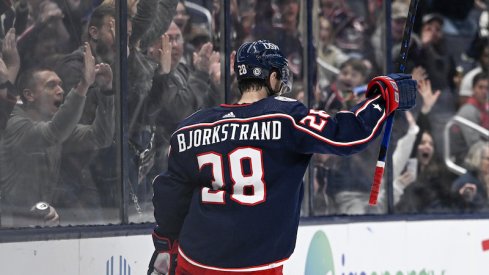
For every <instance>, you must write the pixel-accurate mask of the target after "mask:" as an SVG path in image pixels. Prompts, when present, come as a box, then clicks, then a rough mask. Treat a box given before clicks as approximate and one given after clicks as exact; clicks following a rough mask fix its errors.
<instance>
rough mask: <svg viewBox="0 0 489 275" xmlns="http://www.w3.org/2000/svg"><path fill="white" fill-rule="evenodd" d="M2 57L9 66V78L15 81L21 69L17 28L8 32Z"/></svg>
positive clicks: (3, 45)
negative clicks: (16, 36) (16, 34)
mask: <svg viewBox="0 0 489 275" xmlns="http://www.w3.org/2000/svg"><path fill="white" fill-rule="evenodd" d="M2 58H3V61H4V62H5V65H6V66H7V68H8V74H9V77H8V80H9V81H10V82H12V83H15V79H16V78H17V74H18V73H19V69H20V56H19V52H18V50H17V41H16V38H15V29H14V28H11V29H10V30H9V31H8V32H7V33H6V34H5V39H4V40H3V43H2Z"/></svg>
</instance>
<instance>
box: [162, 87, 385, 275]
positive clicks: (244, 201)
mask: <svg viewBox="0 0 489 275" xmlns="http://www.w3.org/2000/svg"><path fill="white" fill-rule="evenodd" d="M385 118H386V113H385V110H384V100H383V99H382V98H380V95H379V96H376V97H375V98H372V99H370V100H367V101H364V102H361V103H360V104H358V105H357V106H355V107H354V108H353V109H352V110H351V111H341V112H338V113H337V114H336V115H335V116H330V115H328V114H327V113H325V112H324V111H317V110H310V109H308V108H307V107H305V106H304V105H303V104H302V103H300V102H298V101H295V100H292V99H289V98H284V97H267V98H265V99H262V100H260V101H258V102H255V103H252V104H243V105H221V106H219V107H215V108H212V109H208V110H203V111H199V112H197V113H195V114H193V115H191V116H190V117H188V118H187V119H185V120H184V121H183V122H182V123H181V124H180V125H179V127H178V129H177V130H176V131H175V132H174V133H173V135H172V137H171V148H170V155H169V164H168V171H167V172H165V173H163V174H161V175H159V176H158V177H156V179H155V180H154V184H153V186H154V198H153V203H154V206H155V218H156V221H157V223H158V227H157V228H156V229H155V231H156V233H157V234H158V235H160V236H165V237H168V238H170V239H178V240H179V242H180V252H181V253H182V254H183V255H184V256H185V257H186V258H187V259H189V260H190V261H191V262H193V263H195V264H198V265H202V266H204V267H211V268H218V269H223V270H229V269H235V270H242V269H246V268H250V267H253V268H252V269H257V268H258V269H260V268H268V267H272V266H274V265H276V264H280V263H281V262H282V261H283V260H286V259H287V258H288V257H289V256H290V255H291V254H292V252H293V250H294V247H295V240H296V233H297V228H298V224H299V214H300V208H301V201H302V195H303V182H302V180H303V177H304V173H305V171H306V169H307V166H308V164H309V161H310V159H311V156H312V154H313V153H324V154H337V155H349V154H353V153H356V152H358V151H360V150H362V149H364V148H365V147H366V146H367V145H368V143H369V142H371V141H372V140H373V139H374V138H375V137H376V136H377V135H378V134H379V132H380V130H381V128H382V123H383V121H384V119H385ZM248 270H249V269H248Z"/></svg>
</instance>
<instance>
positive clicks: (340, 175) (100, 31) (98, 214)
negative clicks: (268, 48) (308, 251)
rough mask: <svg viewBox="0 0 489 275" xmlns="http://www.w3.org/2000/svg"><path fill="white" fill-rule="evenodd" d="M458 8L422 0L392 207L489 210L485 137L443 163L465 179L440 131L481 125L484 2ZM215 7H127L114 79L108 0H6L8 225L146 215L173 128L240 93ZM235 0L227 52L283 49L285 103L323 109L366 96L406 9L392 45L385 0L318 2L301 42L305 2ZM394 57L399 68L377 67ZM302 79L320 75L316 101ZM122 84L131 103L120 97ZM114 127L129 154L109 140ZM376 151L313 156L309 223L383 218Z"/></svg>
mask: <svg viewBox="0 0 489 275" xmlns="http://www.w3.org/2000/svg"><path fill="white" fill-rule="evenodd" d="M426 2H428V1H426ZM442 2H443V3H445V2H447V3H445V4H443V3H442ZM448 2H449V3H448ZM459 2H460V1H458V2H457V1H441V0H439V1H437V0H435V1H429V3H423V4H421V5H420V7H419V10H418V16H417V20H416V24H415V30H414V33H413V35H412V38H411V43H410V48H409V53H408V64H407V69H406V72H407V73H412V74H413V77H414V78H415V79H417V80H418V81H419V95H418V102H417V107H416V108H415V109H414V110H412V111H411V112H409V113H401V112H397V113H396V119H395V121H396V124H395V126H394V132H393V137H392V141H391V145H390V151H391V152H392V161H393V182H392V187H393V188H392V190H393V193H394V200H393V203H394V211H395V212H396V213H440V212H450V213H453V212H478V211H485V210H486V209H487V201H488V200H487V198H488V195H487V193H488V192H487V188H488V187H487V184H488V183H487V182H488V179H487V173H488V172H487V167H489V166H488V164H487V163H486V162H487V159H488V158H487V157H488V154H489V151H487V150H486V149H487V136H484V135H481V134H480V133H479V132H476V131H474V130H473V129H471V128H468V127H467V126H465V125H456V126H455V127H453V128H452V129H450V135H451V137H453V138H451V139H450V140H449V141H450V145H449V146H450V149H451V150H450V152H451V153H452V155H451V156H448V157H449V158H451V160H453V161H454V162H455V163H456V164H457V165H460V166H462V167H465V168H466V169H467V173H466V174H464V175H459V174H457V173H456V172H454V171H452V170H450V169H448V167H447V166H446V164H445V161H444V158H445V157H446V156H445V150H446V149H445V142H448V141H447V140H445V139H446V138H445V137H444V131H445V125H446V124H447V122H448V121H450V120H451V119H452V118H453V117H454V116H459V117H463V118H465V119H467V120H469V121H472V122H474V123H475V124H476V125H479V126H481V127H482V128H484V129H486V130H489V113H488V112H489V103H488V97H489V77H488V72H487V71H488V67H489V65H488V64H489V32H488V31H487V28H488V27H487V26H488V25H489V24H487V22H488V21H489V20H487V18H488V15H487V14H488V6H487V3H486V2H485V1H482V0H474V1H466V2H464V3H463V4H462V3H459ZM220 4H221V1H218V0H213V1H211V0H200V1H199V0H127V7H128V17H127V18H123V19H122V18H119V19H120V20H124V23H126V22H127V45H128V47H127V75H124V76H122V75H121V76H116V75H113V72H116V71H118V70H117V67H116V65H117V64H118V61H117V60H118V58H119V57H118V56H117V52H118V51H117V47H118V44H117V43H118V42H117V39H116V38H117V37H116V36H117V32H116V29H117V27H116V22H117V20H116V19H117V16H116V9H115V6H114V1H110V0H106V1H102V0H98V1H84V0H82V1H60V0H15V1H12V3H11V6H5V7H1V8H0V12H2V19H3V20H2V21H1V23H2V24H1V27H2V28H1V30H0V38H1V39H2V42H1V55H0V207H1V211H0V213H1V214H0V220H1V226H6V227H11V226H33V225H43V226H49V225H59V224H61V225H67V224H97V223H102V224H103V223H110V222H117V221H118V220H119V217H118V214H119V207H120V205H121V203H124V202H128V213H129V214H130V216H129V220H130V221H131V222H145V221H150V220H151V219H152V204H151V198H152V186H151V184H152V179H153V178H154V176H156V175H157V174H158V173H159V172H161V171H163V170H164V169H165V166H166V158H167V153H168V141H169V137H170V135H171V134H172V132H173V130H174V129H175V128H176V126H177V124H178V122H179V121H181V120H182V119H183V118H185V117H186V116H188V115H190V114H192V113H193V112H195V111H196V110H199V109H201V108H205V107H210V106H215V105H217V104H219V103H233V100H234V98H236V96H237V89H236V82H235V79H234V78H233V72H231V76H232V78H231V81H232V83H231V87H232V90H231V91H227V92H228V94H227V98H228V99H229V100H228V101H230V102H224V98H225V96H224V93H225V92H224V85H223V84H224V83H223V82H222V80H221V69H222V68H223V67H224V66H223V64H222V63H221V61H222V60H223V59H224V58H227V57H225V56H223V55H222V52H223V48H222V45H223V43H222V42H223V41H221V38H222V37H223V35H222V33H221V31H222V30H223V22H222V18H223V17H222V16H221V15H222V13H223V11H222V7H221V6H220ZM229 4H230V8H231V19H230V20H229V21H227V22H230V26H228V27H229V30H230V32H231V33H230V37H231V40H232V41H231V42H232V45H233V48H236V47H237V46H238V45H240V44H241V43H243V42H245V41H250V40H256V39H267V40H270V41H272V42H274V43H276V44H277V45H278V46H279V47H280V48H281V50H282V51H283V52H284V54H285V55H286V56H287V58H288V60H289V66H290V69H291V72H292V73H293V80H294V88H293V92H292V93H291V94H289V95H286V96H289V97H293V98H296V99H298V100H301V101H302V100H307V102H305V103H306V104H309V105H310V106H312V107H313V108H315V109H320V110H324V111H326V112H327V113H330V114H334V113H336V112H338V111H341V110H345V109H348V108H350V107H351V106H352V105H353V104H355V103H356V102H358V101H359V100H361V99H362V97H363V95H364V93H365V89H366V84H367V83H366V81H367V80H368V79H370V77H372V76H375V75H381V74H385V73H386V71H385V70H386V68H387V67H389V68H393V69H394V70H395V67H396V64H397V62H398V53H399V49H400V47H401V39H402V30H403V27H404V25H405V23H406V20H407V15H408V9H409V1H403V0H395V1H393V2H392V13H391V16H390V18H391V22H390V23H391V29H392V32H391V34H390V35H389V37H390V38H391V39H392V40H391V44H390V45H391V48H388V49H386V44H385V43H384V41H385V40H384V38H385V37H386V34H385V29H384V26H385V23H384V22H385V16H384V14H383V13H382V12H381V11H382V6H383V1H351V0H340V1H338V0H334V1H333V0H317V1H314V5H313V14H314V19H313V22H314V24H313V26H312V27H313V33H314V39H313V41H306V36H305V35H304V33H303V30H305V29H306V28H305V24H306V22H307V21H306V20H305V19H306V18H305V17H304V15H305V13H304V12H303V10H304V9H305V5H304V3H303V1H298V0H260V1H257V0H243V1H241V0H240V1H237V0H231V1H230V2H229ZM451 5H455V6H456V5H458V6H459V7H458V9H457V10H456V11H457V12H455V11H454V10H453V9H450V8H447V7H449V6H451ZM311 43H312V44H313V47H309V46H310V44H311ZM311 48H312V49H314V52H313V55H314V56H315V59H314V60H315V61H317V62H313V64H309V65H310V67H309V68H305V64H306V63H307V62H304V60H305V57H304V49H311ZM220 53H221V54H220ZM387 55H389V56H390V58H389V60H392V62H393V64H385V63H386V62H385V61H386V56H387ZM388 65H390V66H388ZM305 72H307V73H309V74H313V79H314V83H310V84H312V86H313V92H312V94H310V95H309V94H307V91H305V89H304V87H305V86H306V85H304V84H305V81H306V79H307V78H306V75H305ZM122 80H125V81H126V83H127V93H125V94H122V93H121V92H120V91H116V90H115V87H118V85H116V83H117V81H122ZM117 102H123V103H126V104H125V106H122V108H123V110H124V111H122V112H121V113H123V114H125V115H124V116H121V115H120V114H115V112H116V110H118V108H117ZM118 117H122V118H123V120H122V123H119V122H118V121H119V118H118ZM121 133H125V134H126V136H127V143H128V144H127V154H122V152H121V148H124V147H123V146H121V145H120V144H118V142H117V141H118V140H121V139H120V138H119V137H120V136H121ZM379 143H380V139H379ZM476 145H477V146H479V147H477V148H476V149H474V147H475V146H476ZM484 146H485V147H484ZM378 148H379V146H378V144H377V145H373V146H370V147H369V149H368V150H366V151H365V152H362V153H360V154H358V155H355V156H352V157H348V158H343V157H332V156H328V155H315V156H314V158H313V160H314V161H313V162H312V167H311V168H312V170H311V171H312V178H311V180H310V184H311V190H312V192H311V195H312V197H311V200H312V206H313V209H312V210H313V214H315V215H352V214H353V215H355V214H372V213H375V214H380V213H385V211H386V209H387V208H386V204H387V199H386V198H387V194H386V192H383V193H382V195H381V200H380V203H379V205H378V206H377V207H371V206H368V195H369V192H370V185H371V179H372V178H373V172H374V167H375V162H376V158H377V154H378V150H379V149H378ZM484 148H486V149H484ZM473 151H475V152H476V153H477V154H474V152H473ZM471 152H472V153H471ZM121 155H124V156H125V158H126V159H127V162H126V163H127V165H125V166H124V167H126V169H127V173H126V174H127V175H128V178H127V179H122V178H121V173H122V171H121V167H122V165H121V163H120V159H121ZM116 160H117V161H116ZM121 182H124V183H125V184H126V185H125V186H124V188H125V190H127V192H126V193H123V192H122V191H121V190H122V186H121ZM387 184H389V183H385V184H384V185H383V186H386V185H387ZM122 194H124V196H126V197H123V195H122ZM39 213H41V214H39Z"/></svg>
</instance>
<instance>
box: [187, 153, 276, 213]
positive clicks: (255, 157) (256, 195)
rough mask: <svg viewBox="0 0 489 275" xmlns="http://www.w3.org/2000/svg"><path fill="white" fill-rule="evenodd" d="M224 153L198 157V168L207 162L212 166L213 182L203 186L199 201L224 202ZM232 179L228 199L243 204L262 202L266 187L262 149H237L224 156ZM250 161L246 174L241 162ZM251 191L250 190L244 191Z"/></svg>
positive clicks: (204, 154) (206, 154)
mask: <svg viewBox="0 0 489 275" xmlns="http://www.w3.org/2000/svg"><path fill="white" fill-rule="evenodd" d="M223 158H224V156H223V155H221V154H218V153H216V152H207V153H203V154H200V155H198V156H197V160H198V163H199V169H200V170H202V168H203V167H204V166H206V165H210V166H211V167H212V174H213V181H212V189H211V188H209V187H203V188H202V191H201V192H202V202H203V203H214V204H225V200H224V195H225V192H226V191H225V190H223V189H224V183H225V179H224V169H223V168H224V162H223ZM227 158H228V163H229V171H230V175H229V176H230V179H231V181H232V185H233V186H232V191H231V193H232V194H231V196H230V198H231V199H232V200H234V201H236V202H237V203H240V204H244V205H250V206H251V205H256V204H260V203H262V202H264V201H265V193H266V187H265V182H264V172H263V156H262V151H261V150H260V149H257V148H251V147H246V148H237V149H236V150H234V151H232V152H230V153H229V154H228V155H227ZM244 161H249V164H250V169H249V170H250V172H249V173H245V171H244V169H243V162H244ZM245 189H246V190H251V192H246V193H247V194H245Z"/></svg>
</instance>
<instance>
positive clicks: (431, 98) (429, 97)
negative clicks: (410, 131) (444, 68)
mask: <svg viewBox="0 0 489 275" xmlns="http://www.w3.org/2000/svg"><path fill="white" fill-rule="evenodd" d="M418 91H419V93H420V94H421V97H422V98H423V106H422V107H421V112H422V113H423V114H427V113H429V112H430V111H431V108H432V107H433V105H435V103H436V101H437V100H438V97H439V96H440V94H441V91H440V90H436V91H435V92H434V93H433V90H432V89H431V81H430V80H429V79H424V80H418Z"/></svg>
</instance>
